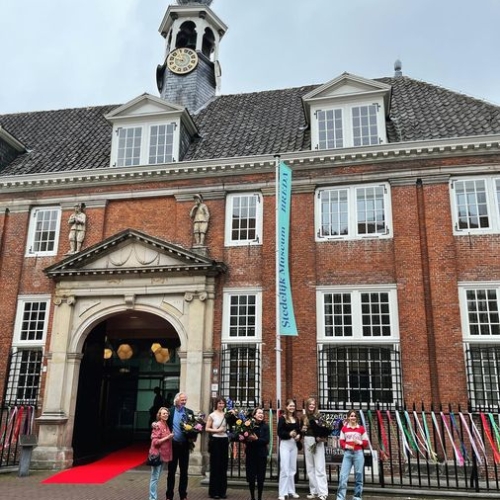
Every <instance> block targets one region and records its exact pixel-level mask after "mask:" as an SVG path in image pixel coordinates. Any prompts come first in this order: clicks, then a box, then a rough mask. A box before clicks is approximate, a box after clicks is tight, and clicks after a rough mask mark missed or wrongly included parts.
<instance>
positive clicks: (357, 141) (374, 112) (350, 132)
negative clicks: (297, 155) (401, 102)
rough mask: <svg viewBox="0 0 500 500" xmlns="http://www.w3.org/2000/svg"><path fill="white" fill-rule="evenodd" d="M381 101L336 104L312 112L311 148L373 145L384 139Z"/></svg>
mask: <svg viewBox="0 0 500 500" xmlns="http://www.w3.org/2000/svg"><path fill="white" fill-rule="evenodd" d="M382 109H383V105H382V103H378V102H374V103H370V104H362V105H359V104H340V103H339V104H338V105H337V106H334V107H332V108H328V109H317V110H315V111H314V117H315V120H313V123H312V144H313V148H315V149H335V148H345V147H353V146H354V147H359V146H373V145H377V144H380V143H382V142H385V129H384V116H383V111H382Z"/></svg>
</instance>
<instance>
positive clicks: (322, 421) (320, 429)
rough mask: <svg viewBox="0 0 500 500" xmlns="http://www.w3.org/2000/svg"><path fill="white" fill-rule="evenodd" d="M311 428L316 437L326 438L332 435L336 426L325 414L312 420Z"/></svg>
mask: <svg viewBox="0 0 500 500" xmlns="http://www.w3.org/2000/svg"><path fill="white" fill-rule="evenodd" d="M310 425H311V429H312V432H313V435H314V437H317V438H322V439H326V438H327V437H328V436H331V435H332V433H333V431H334V429H335V427H334V424H333V422H331V421H330V420H327V419H326V418H325V416H324V415H320V416H319V417H318V418H314V419H311V420H310Z"/></svg>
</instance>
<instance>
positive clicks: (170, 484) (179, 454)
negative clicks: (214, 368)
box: [166, 392, 194, 500]
mask: <svg viewBox="0 0 500 500" xmlns="http://www.w3.org/2000/svg"><path fill="white" fill-rule="evenodd" d="M186 403H187V396H186V394H184V393H183V392H179V393H178V394H176V395H175V397H174V406H172V408H170V416H169V417H168V426H169V428H170V429H172V432H173V434H174V438H173V440H172V460H171V461H170V462H169V463H168V475H167V492H166V496H167V500H173V498H174V488H175V473H176V471H177V466H179V496H180V498H181V500H187V486H188V467H189V449H190V442H189V440H188V438H187V436H186V435H185V433H184V431H183V427H182V424H183V422H187V421H188V420H194V412H193V410H190V409H189V408H186Z"/></svg>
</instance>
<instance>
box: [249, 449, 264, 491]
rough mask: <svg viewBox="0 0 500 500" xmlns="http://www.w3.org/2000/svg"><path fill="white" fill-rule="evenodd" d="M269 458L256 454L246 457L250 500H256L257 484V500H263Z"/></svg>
mask: <svg viewBox="0 0 500 500" xmlns="http://www.w3.org/2000/svg"><path fill="white" fill-rule="evenodd" d="M266 467H267V457H260V456H258V455H255V454H247V456H246V476H247V482H248V489H249V490H250V499H251V500H255V483H256V482H257V500H262V492H263V490H264V479H265V477H266Z"/></svg>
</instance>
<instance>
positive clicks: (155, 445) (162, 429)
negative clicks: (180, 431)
mask: <svg viewBox="0 0 500 500" xmlns="http://www.w3.org/2000/svg"><path fill="white" fill-rule="evenodd" d="M169 415H170V412H169V411H168V408H165V407H163V406H162V407H161V408H159V410H158V412H157V413H156V422H153V423H152V424H151V447H150V449H149V453H154V454H158V452H159V453H160V458H161V463H160V464H159V465H152V466H151V478H150V480H149V500H157V498H158V479H159V478H160V474H161V471H162V469H163V464H165V463H168V462H170V460H172V438H173V437H174V435H173V434H172V433H171V432H170V429H169V427H168V424H167V419H168V416H169Z"/></svg>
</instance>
